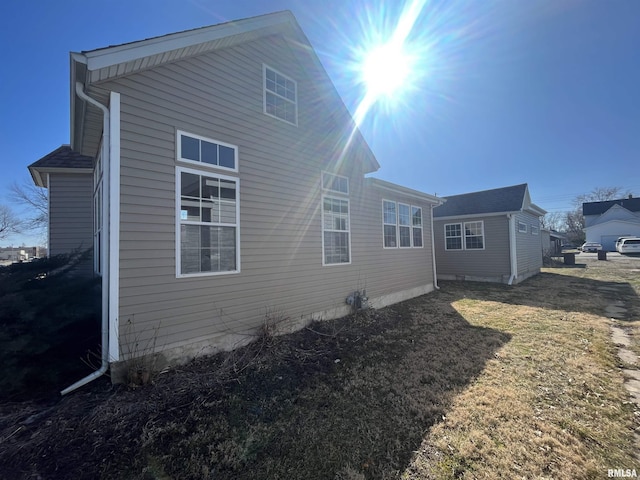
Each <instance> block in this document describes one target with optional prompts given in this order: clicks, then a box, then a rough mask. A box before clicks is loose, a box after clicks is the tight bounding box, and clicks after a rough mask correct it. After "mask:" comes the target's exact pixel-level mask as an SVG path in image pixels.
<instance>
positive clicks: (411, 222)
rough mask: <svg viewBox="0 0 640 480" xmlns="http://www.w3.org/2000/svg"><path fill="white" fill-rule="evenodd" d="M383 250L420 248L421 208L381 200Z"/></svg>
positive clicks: (421, 245)
mask: <svg viewBox="0 0 640 480" xmlns="http://www.w3.org/2000/svg"><path fill="white" fill-rule="evenodd" d="M382 245H383V247H384V248H422V247H423V244H422V208H421V207H415V206H413V205H409V204H407V203H401V202H394V201H392V200H382Z"/></svg>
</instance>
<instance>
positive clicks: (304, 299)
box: [101, 37, 432, 350]
mask: <svg viewBox="0 0 640 480" xmlns="http://www.w3.org/2000/svg"><path fill="white" fill-rule="evenodd" d="M263 63H266V64H267V65H269V66H270V67H272V68H275V69H276V70H278V71H279V72H282V73H284V74H286V75H287V76H289V77H291V78H293V79H294V80H296V81H297V86H298V127H296V126H293V125H290V124H287V123H285V122H282V121H280V120H278V119H275V118H272V117H270V116H267V115H265V114H264V113H263V92H262V78H263V77H262V65H263ZM314 68H315V67H314V66H313V65H312V63H311V62H310V61H309V59H308V57H307V54H306V53H304V52H302V53H301V52H298V51H294V50H293V49H292V48H291V47H290V46H289V45H287V44H285V43H284V42H283V40H282V39H281V38H280V37H269V38H267V39H263V40H261V41H260V42H253V43H249V44H244V45H240V46H236V47H233V48H229V49H227V50H222V51H218V52H215V53H208V54H205V55H201V56H198V57H193V58H190V59H187V60H182V61H179V62H176V63H174V64H170V65H165V66H162V67H157V68H154V69H153V70H148V71H145V72H141V73H138V74H135V75H131V76H127V77H124V78H121V79H119V80H117V81H113V82H109V83H106V84H103V85H101V88H106V89H112V90H114V91H117V92H119V93H120V94H121V152H120V157H121V194H120V202H121V212H120V229H121V232H120V251H121V254H120V312H119V319H120V325H121V337H122V338H121V343H127V342H131V341H132V340H133V339H134V338H135V339H136V340H138V341H144V340H145V339H146V338H150V337H153V336H155V337H157V339H156V345H157V346H158V348H160V349H162V348H169V347H171V346H174V345H181V344H185V343H188V342H192V341H195V340H198V339H203V338H213V337H215V336H217V335H220V334H245V333H247V332H254V331H255V329H256V328H257V327H259V326H260V325H261V324H262V322H263V320H264V317H265V314H267V312H272V313H273V312H276V315H278V316H282V317H286V318H289V319H291V320H294V321H295V320H298V319H300V318H301V317H303V316H305V315H309V314H312V313H314V312H322V311H326V310H328V309H331V308H335V307H340V306H343V305H344V304H345V298H346V297H347V295H348V294H349V293H351V292H352V291H353V290H355V289H362V288H366V289H367V293H368V294H369V295H370V296H371V295H380V294H384V293H388V292H393V291H396V290H397V289H402V288H408V287H415V286H416V284H420V283H427V282H430V281H431V280H430V275H432V272H431V273H430V259H431V254H430V250H429V249H428V248H427V245H429V244H430V242H429V241H428V240H427V239H428V238H429V237H428V235H429V231H428V216H427V212H428V210H427V208H424V209H423V216H424V223H425V231H424V243H425V248H423V249H419V250H418V249H416V251H411V252H409V251H404V250H403V251H396V252H387V251H383V249H382V224H381V203H380V202H379V201H377V197H375V196H374V198H373V202H371V200H372V198H370V197H368V195H369V194H368V193H365V191H364V182H363V176H364V171H363V169H362V163H363V160H366V159H367V156H368V155H370V152H369V151H368V149H367V148H366V146H365V145H363V144H362V143H361V142H362V140H361V139H360V137H359V136H358V135H356V136H355V137H354V139H355V140H354V143H353V144H352V146H351V148H349V149H345V150H343V148H344V145H345V141H346V139H347V137H348V134H349V133H350V128H351V125H350V124H348V123H347V122H348V121H349V117H348V114H347V112H346V109H344V107H343V106H342V105H341V104H340V103H338V102H336V101H335V99H333V98H327V97H326V95H324V94H321V93H320V91H319V90H318V89H316V88H315V87H314V83H313V82H314V81H315V80H316V79H317V78H318V75H317V72H316V73H314ZM322 92H325V90H322ZM177 129H179V130H182V131H185V132H189V133H193V134H196V135H201V136H204V137H208V138H211V139H213V140H218V141H221V142H224V143H229V144H233V145H236V146H237V147H238V158H239V160H238V162H239V163H238V173H237V174H234V173H231V172H223V171H220V172H219V173H221V174H224V175H228V176H237V178H239V182H240V190H239V191H240V194H239V198H240V202H239V205H240V251H241V259H240V266H241V272H240V273H237V274H226V275H218V276H204V277H197V278H194V277H191V278H176V241H175V233H176V212H175V176H176V166H177V165H181V166H185V167H188V168H193V166H192V165H190V164H184V165H182V164H181V163H179V162H177V161H176V153H175V152H176V143H175V142H176V130H177ZM336 164H339V165H340V168H339V169H338V171H339V173H340V174H342V175H345V176H348V177H349V178H350V196H349V201H350V220H351V237H350V241H351V245H352V248H351V254H352V259H351V264H350V265H332V266H325V267H323V266H322V258H323V257H322V255H323V252H322V225H321V206H322V205H321V197H322V192H321V188H320V177H321V172H322V170H328V169H331V168H332V165H336ZM211 171H212V172H215V171H216V170H211ZM425 207H426V206H425ZM130 324H133V327H131V326H130ZM125 350H126V349H125Z"/></svg>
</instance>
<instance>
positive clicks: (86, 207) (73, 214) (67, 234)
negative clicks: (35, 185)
mask: <svg viewBox="0 0 640 480" xmlns="http://www.w3.org/2000/svg"><path fill="white" fill-rule="evenodd" d="M49 217H50V218H49V255H58V254H63V253H71V252H76V251H82V250H86V249H92V248H93V176H92V175H91V174H68V173H51V174H50V175H49ZM79 271H80V272H81V273H82V274H91V273H92V271H93V267H92V259H91V258H89V259H88V260H87V261H86V262H85V263H83V264H82V265H81V266H80V270H79Z"/></svg>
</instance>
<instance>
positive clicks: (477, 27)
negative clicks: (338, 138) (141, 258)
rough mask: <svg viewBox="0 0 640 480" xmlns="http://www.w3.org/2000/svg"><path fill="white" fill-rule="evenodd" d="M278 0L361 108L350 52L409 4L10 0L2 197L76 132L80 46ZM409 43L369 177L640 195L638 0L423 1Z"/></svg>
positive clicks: (1, 84)
mask: <svg viewBox="0 0 640 480" xmlns="http://www.w3.org/2000/svg"><path fill="white" fill-rule="evenodd" d="M278 10H291V11H292V12H293V14H294V15H295V16H296V18H297V19H298V22H299V23H300V25H301V27H302V29H303V30H304V32H305V33H306V35H307V37H308V38H309V40H310V41H311V43H312V45H313V46H314V48H315V49H316V52H317V53H318V56H319V57H320V60H321V61H322V63H323V65H324V66H325V68H326V70H327V72H328V74H329V76H330V77H331V79H332V80H333V82H334V84H335V85H336V88H337V89H338V92H339V93H340V95H341V96H342V98H343V100H344V101H345V103H346V105H347V107H348V108H349V109H350V110H351V112H352V113H354V112H355V110H356V108H357V106H358V104H359V102H360V100H361V99H362V97H363V93H364V92H363V87H362V84H361V83H359V82H358V79H357V78H356V75H355V73H354V70H353V68H352V67H353V64H354V61H355V60H356V59H357V55H356V53H357V52H358V51H362V50H363V49H366V47H367V44H368V43H369V42H370V41H371V39H372V38H379V37H381V36H384V35H385V34H390V33H391V31H392V29H393V27H394V26H395V25H396V24H397V21H398V18H399V16H400V11H401V2H400V1H397V2H395V1H394V2H390V1H387V2H381V1H376V0H370V1H367V2H364V1H362V0H323V1H315V0H254V1H249V0H233V1H203V0H127V1H123V0H104V1H101V2H85V1H79V0H58V1H56V2H49V1H45V0H39V1H34V0H20V1H18V0H9V1H7V2H5V3H4V4H3V6H2V7H1V11H2V15H1V16H0V17H1V20H0V27H1V28H0V45H1V46H2V48H1V51H0V55H1V57H2V59H1V60H2V61H1V62H0V65H1V67H0V69H1V70H0V105H1V110H0V141H1V142H2V146H3V154H2V161H1V167H2V168H1V170H0V171H1V172H2V173H1V174H0V203H8V198H7V196H8V187H9V185H10V184H11V183H12V182H13V181H17V182H21V181H24V180H25V179H28V178H29V177H28V171H27V166H28V165H29V164H30V163H32V162H34V161H36V160H37V159H39V158H41V157H42V156H44V155H45V154H47V153H49V152H50V151H52V150H54V149H55V148H57V147H58V146H60V145H61V144H64V143H68V142H69V52H70V51H82V50H91V49H95V48H100V47H105V46H108V45H116V44H120V43H125V42H130V41H135V40H140V39H144V38H149V37H153V36H157V35H163V34H167V33H172V32H177V31H181V30H186V29H191V28H196V27H201V26H205V25H212V24H216V23H221V22H225V21H228V20H234V19H240V18H246V17H251V16H254V15H259V14H264V13H269V12H273V11H278ZM407 44H408V45H409V46H411V48H414V49H415V52H417V54H419V56H420V60H419V68H417V69H416V71H415V72H414V73H413V74H412V75H411V76H410V79H409V82H408V83H407V85H406V86H405V88H404V89H403V90H402V91H401V92H399V93H398V95H397V96H396V97H394V98H393V101H390V102H386V103H384V104H378V105H376V106H374V107H373V108H372V109H371V110H370V111H369V113H368V115H367V117H366V118H365V120H364V121H363V123H362V125H361V130H362V131H363V134H364V136H365V138H366V139H367V141H368V143H369V145H370V146H371V147H372V149H373V151H374V153H375V155H376V157H377V159H378V161H379V163H380V164H381V169H380V170H379V172H378V173H377V174H376V175H375V176H378V177H380V178H383V179H385V180H388V181H391V182H395V183H399V184H402V185H405V186H408V187H411V188H414V189H417V190H421V191H424V192H427V193H432V194H433V193H435V194H437V195H441V196H446V195H453V194H458V193H465V192H470V191H476V190H484V189H489V188H496V187H501V186H508V185H513V184H518V183H524V182H526V183H528V184H529V189H530V192H531V195H532V200H533V201H534V202H535V203H537V204H538V205H540V206H541V207H542V208H544V209H546V210H548V211H551V212H555V211H563V210H568V209H569V208H570V206H571V201H572V200H573V198H575V197H576V196H577V195H579V194H581V193H587V192H589V191H591V190H593V189H594V188H596V187H609V186H619V187H622V188H623V189H624V190H630V191H631V192H632V193H633V194H634V195H635V196H638V195H640V166H639V163H640V2H639V1H636V0H611V1H605V0H585V1H572V0H562V1H558V0H527V1H524V0H523V1H512V0H503V1H491V0H483V1H441V0H439V1H426V3H425V5H424V7H423V9H422V11H421V14H420V16H419V17H418V18H417V21H416V23H415V25H414V28H413V30H412V32H411V34H410V35H409V36H408V38H407ZM22 241H24V242H27V243H29V242H30V241H32V239H31V238H28V237H14V238H11V239H8V241H5V242H3V244H4V243H14V244H17V243H20V242H22Z"/></svg>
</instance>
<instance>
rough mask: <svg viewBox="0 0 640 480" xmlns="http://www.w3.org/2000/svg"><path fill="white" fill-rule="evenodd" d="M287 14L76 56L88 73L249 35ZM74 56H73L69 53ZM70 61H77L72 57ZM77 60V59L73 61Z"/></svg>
mask: <svg viewBox="0 0 640 480" xmlns="http://www.w3.org/2000/svg"><path fill="white" fill-rule="evenodd" d="M291 20H292V17H291V14H289V13H288V12H279V13H276V14H272V15H265V16H261V17H257V18H248V19H245V20H240V21H237V22H229V23H224V24H221V25H212V26H211V27H205V28H201V29H197V30H189V31H186V32H179V33H173V34H169V35H164V36H161V37H155V38H150V39H147V40H140V41H137V42H132V43H127V44H124V45H118V46H115V47H107V48H102V49H98V50H92V51H89V52H84V53H82V54H75V55H76V56H82V57H84V59H85V60H84V62H83V63H86V64H87V67H88V69H89V70H98V69H100V68H104V67H110V66H112V65H117V64H119V63H125V62H130V61H133V60H137V59H139V58H144V57H148V56H151V55H157V54H161V53H165V52H169V51H172V50H178V49H180V48H185V47H190V46H193V45H198V44H200V43H206V42H211V41H213V40H219V39H221V38H225V37H230V36H234V35H239V34H243V33H248V32H251V31H254V30H258V29H261V28H265V27H271V26H274V25H278V24H282V23H286V22H291ZM72 55H73V54H72ZM72 58H74V59H76V58H75V57H73V56H72ZM76 60H77V59H76Z"/></svg>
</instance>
